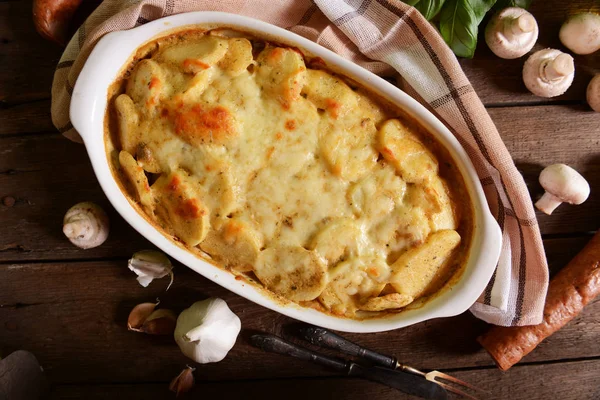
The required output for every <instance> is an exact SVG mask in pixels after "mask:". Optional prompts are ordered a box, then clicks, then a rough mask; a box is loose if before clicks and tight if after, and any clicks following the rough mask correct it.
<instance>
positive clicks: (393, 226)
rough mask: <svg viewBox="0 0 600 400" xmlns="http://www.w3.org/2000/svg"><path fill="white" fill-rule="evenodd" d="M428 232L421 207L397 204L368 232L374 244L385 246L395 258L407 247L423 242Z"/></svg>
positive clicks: (427, 221) (429, 230)
mask: <svg viewBox="0 0 600 400" xmlns="http://www.w3.org/2000/svg"><path fill="white" fill-rule="evenodd" d="M430 232H431V227H430V224H429V220H428V219H427V215H426V214H425V212H424V211H423V210H422V209H421V208H419V207H407V206H406V205H399V206H397V207H396V208H395V209H394V210H393V211H392V212H391V213H390V214H388V216H387V217H386V218H384V219H383V220H382V221H381V222H380V223H378V224H376V225H374V226H373V227H372V228H371V229H370V231H369V234H370V235H371V238H372V239H373V242H374V244H376V245H377V246H379V247H383V246H385V247H386V250H388V251H390V255H391V258H392V259H394V260H395V258H396V257H397V256H398V255H399V254H400V253H402V252H404V251H405V250H406V249H407V248H409V247H412V246H415V245H419V244H421V243H423V242H425V240H426V239H427V237H428V236H429V233H430Z"/></svg>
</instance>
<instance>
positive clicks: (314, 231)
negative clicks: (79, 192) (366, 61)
mask: <svg viewBox="0 0 600 400" xmlns="http://www.w3.org/2000/svg"><path fill="white" fill-rule="evenodd" d="M306 60H307V57H306V56H304V55H303V54H302V53H301V52H300V51H298V50H297V49H293V48H289V47H284V46H281V45H277V44H273V43H269V42H265V41H263V40H259V39H256V40H255V39H248V38H247V36H246V37H230V36H227V37H225V36H222V35H220V34H219V32H217V31H211V32H202V31H200V30H189V31H185V32H180V33H177V34H174V35H172V36H169V37H166V38H162V39H159V40H157V41H156V42H154V43H152V44H148V45H146V46H145V47H144V48H143V49H141V50H140V52H139V53H138V54H137V55H136V56H135V57H134V62H132V65H131V66H130V68H129V69H128V70H127V72H126V74H125V76H124V77H123V79H121V80H118V81H117V82H116V83H115V85H114V88H115V89H114V92H112V93H111V94H110V99H109V100H110V106H109V109H108V113H107V135H106V137H107V151H108V155H109V158H110V159H111V160H112V165H113V169H114V171H115V173H116V175H117V177H118V178H119V180H120V182H121V183H122V185H123V186H124V187H125V188H126V190H127V192H128V193H129V195H130V198H131V200H132V201H133V202H134V203H135V204H136V205H137V206H139V207H140V208H141V209H142V210H143V212H144V214H145V216H146V218H147V219H149V220H150V221H151V222H153V223H154V224H155V225H158V226H159V227H160V228H161V229H162V230H163V232H165V233H166V234H167V235H169V236H171V237H172V238H174V239H175V240H178V241H179V242H180V243H181V244H183V245H185V246H186V247H187V248H189V249H191V250H193V251H194V250H195V251H196V252H198V251H199V250H198V249H201V250H202V251H203V252H205V253H207V254H209V255H210V256H211V259H212V261H213V262H215V263H217V264H218V265H219V266H221V267H223V268H227V269H229V270H230V271H232V272H233V273H235V274H244V275H245V276H246V277H247V278H248V279H257V280H258V281H259V282H260V283H261V284H262V286H263V287H264V288H266V289H268V290H270V291H271V292H272V293H274V294H276V295H278V296H280V297H282V298H285V299H287V300H291V301H294V302H298V303H301V304H303V305H307V306H310V307H317V308H320V309H321V310H323V311H326V312H330V313H333V314H336V315H339V316H346V317H355V318H362V317H365V316H373V315H377V313H380V314H381V312H396V311H398V310H401V309H402V308H403V307H405V306H406V305H407V304H410V303H411V302H412V301H413V300H415V299H417V298H419V297H421V298H422V297H423V296H429V295H432V294H433V293H435V292H437V291H438V290H439V288H440V287H442V286H443V285H444V283H445V282H446V281H448V279H449V278H450V277H451V276H452V275H453V274H454V273H455V272H456V271H459V270H460V266H461V265H462V264H463V263H464V260H465V258H466V255H467V253H468V248H469V245H470V234H471V205H470V201H468V196H466V190H465V188H464V183H463V181H462V178H461V177H460V174H459V173H458V171H456V169H455V168H454V167H453V165H454V164H453V162H452V159H451V158H450V157H449V156H448V155H447V153H446V152H445V151H444V149H443V148H441V146H439V144H438V143H437V142H435V141H434V140H433V139H432V138H431V137H430V136H429V135H428V134H427V133H426V132H424V131H423V129H422V128H420V127H419V126H418V125H417V124H416V123H414V122H413V121H411V120H410V119H409V118H406V117H405V116H404V115H403V114H402V113H401V112H400V111H399V110H396V109H394V108H393V107H391V106H389V105H386V104H384V103H383V102H382V101H380V100H379V99H377V98H376V97H375V96H373V95H372V94H371V93H369V92H368V91H367V90H365V89H363V88H360V87H357V86H356V85H355V84H349V83H348V81H346V80H345V79H344V78H343V77H341V76H339V75H336V74H334V73H332V72H330V71H328V70H327V69H325V68H323V65H322V63H320V64H319V68H318V69H315V68H311V67H310V65H312V64H311V63H308V62H307V61H306ZM442 250H443V251H442ZM434 253H435V254H434ZM412 254H414V257H413V256H411V255H412ZM411 257H412V258H411ZM397 259H402V263H401V265H400V264H398V263H394V261H396V260H397ZM411 259H412V260H413V266H414V265H415V264H417V263H419V264H422V265H419V266H417V267H416V268H412V269H411V270H410V271H409V270H408V267H409V265H410V264H411V263H410V262H411ZM401 281H406V282H404V284H403V282H401ZM409 281H410V282H409ZM386 285H387V291H384V289H385V288H386ZM404 292H406V293H404ZM392 294H395V295H392ZM378 296H381V298H378ZM309 303H311V304H309Z"/></svg>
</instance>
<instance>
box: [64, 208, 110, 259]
mask: <svg viewBox="0 0 600 400" xmlns="http://www.w3.org/2000/svg"><path fill="white" fill-rule="evenodd" d="M108 231H109V223H108V216H107V215H106V213H105V212H104V210H103V209H102V208H100V206H98V205H96V204H94V203H91V202H87V201H86V202H83V203H78V204H75V205H74V206H73V207H71V208H70V209H69V210H68V211H67V213H66V214H65V217H64V219H63V232H64V234H65V236H66V237H67V238H69V240H70V241H71V243H73V244H74V245H75V246H77V247H81V248H82V249H91V248H92V247H97V246H100V245H101V244H102V243H104V241H105V240H106V238H107V237H108Z"/></svg>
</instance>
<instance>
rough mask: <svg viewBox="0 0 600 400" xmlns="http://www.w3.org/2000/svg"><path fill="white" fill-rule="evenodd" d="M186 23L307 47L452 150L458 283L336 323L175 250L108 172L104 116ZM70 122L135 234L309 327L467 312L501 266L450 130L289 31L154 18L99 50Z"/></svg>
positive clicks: (495, 238)
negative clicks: (458, 192) (463, 252)
mask: <svg viewBox="0 0 600 400" xmlns="http://www.w3.org/2000/svg"><path fill="white" fill-rule="evenodd" d="M187 25H202V26H206V27H211V28H213V27H218V26H226V27H232V28H236V27H237V28H239V29H240V30H243V31H250V32H254V33H256V34H257V36H259V37H260V35H261V33H262V34H263V36H265V37H267V38H271V39H273V38H277V40H278V41H279V42H281V43H286V44H288V45H292V46H296V47H298V48H300V49H304V50H306V51H307V53H309V54H311V55H314V56H317V57H321V58H322V59H323V60H324V61H325V62H326V63H327V64H328V65H330V66H335V69H336V70H337V71H338V72H342V73H343V74H345V75H347V76H349V77H351V78H353V79H354V80H356V81H357V82H359V83H360V84H362V85H364V86H365V87H368V88H369V89H370V90H372V91H373V92H374V93H376V94H378V95H380V96H382V97H383V98H385V99H388V100H389V101H391V102H392V103H395V104H397V105H398V106H399V107H401V108H402V109H404V110H405V111H406V112H407V113H408V114H409V115H411V116H412V117H413V118H415V119H416V120H417V121H419V122H420V123H421V124H422V125H423V126H424V127H425V128H426V129H428V130H429V131H430V132H431V133H432V134H433V135H434V136H435V137H436V138H437V139H438V140H439V141H440V142H441V143H442V144H443V145H444V146H445V147H446V148H447V149H448V151H449V152H450V154H451V156H452V157H453V159H454V160H455V161H456V163H457V166H458V168H459V170H460V173H461V174H462V176H463V177H464V180H465V183H466V186H467V190H468V192H469V195H470V197H471V200H472V202H473V208H474V231H473V240H472V245H471V250H470V254H469V258H468V261H467V264H466V266H465V269H464V272H463V273H462V275H461V277H460V279H459V280H458V282H457V283H455V284H453V285H452V287H451V288H448V289H444V290H443V291H442V293H441V294H439V295H438V296H436V297H434V298H433V299H431V300H430V301H428V302H427V303H426V304H425V305H423V306H422V307H420V308H417V309H413V310H406V311H404V312H402V313H399V314H395V315H391V316H387V317H383V318H377V319H369V320H363V321H359V320H351V319H345V318H337V317H334V316H331V315H327V314H324V313H321V312H319V311H316V310H313V309H309V308H304V307H301V306H299V305H296V304H294V303H291V302H290V303H288V304H285V305H284V304H281V303H279V302H276V301H274V300H273V299H272V298H271V297H270V296H266V295H265V294H264V293H263V291H262V290H261V289H259V288H257V287H254V286H253V285H250V284H247V283H245V282H243V281H239V280H236V279H235V277H234V276H233V275H232V274H230V273H229V272H227V271H225V270H222V269H219V268H217V267H215V266H213V265H211V264H210V263H208V262H206V261H203V260H202V259H201V258H199V257H197V256H195V255H193V254H192V253H190V252H188V251H186V250H184V249H183V248H181V247H179V246H177V245H175V244H174V243H173V242H172V241H171V240H170V239H168V238H166V237H165V236H163V235H162V234H161V233H160V232H159V231H157V230H156V229H155V228H154V227H153V226H152V225H151V224H150V223H148V222H147V221H146V220H145V219H144V218H143V217H142V216H141V215H139V214H138V212H137V211H136V210H135V209H134V208H133V207H132V206H131V204H130V203H129V202H128V200H127V199H126V197H125V195H124V194H123V193H122V192H121V189H120V188H119V186H118V185H117V183H116V182H115V180H114V178H113V175H112V174H111V171H110V169H109V164H108V160H107V156H106V152H105V144H104V116H105V110H106V106H107V91H108V87H109V86H110V85H111V84H112V83H113V82H114V80H115V79H116V78H117V76H118V74H119V72H120V71H121V69H122V67H123V66H124V65H125V63H126V62H128V60H129V58H130V57H131V55H132V54H133V53H134V52H135V51H136V50H137V49H138V48H139V47H140V46H141V45H142V44H144V43H146V42H148V41H149V40H151V39H153V38H156V37H159V36H161V34H165V33H167V32H168V31H173V30H174V29H177V28H178V27H183V26H187ZM70 115H71V122H72V124H73V126H74V127H75V129H76V130H77V131H78V132H79V134H80V135H81V137H82V138H83V141H84V143H85V147H86V149H87V152H88V154H89V157H90V160H91V162H92V166H93V168H94V172H95V174H96V176H97V178H98V181H99V182H100V185H101V186H102V189H103V190H104V192H105V193H106V196H107V197H108V199H109V200H110V202H111V203H112V205H113V206H114V207H115V209H116V210H117V211H118V212H119V213H120V214H121V215H122V216H123V218H125V220H126V221H127V222H128V223H129V224H130V225H131V226H133V228H135V229H136V230H137V231H138V232H139V233H141V234H142V235H143V236H144V237H146V238H147V239H148V240H150V241H151V242H152V243H154V244H155V245H156V246H157V247H159V248H160V249H162V250H163V251H164V252H166V253H167V254H169V255H170V256H172V257H173V258H175V259H177V260H178V261H179V262H181V263H182V264H184V265H187V266H188V267H189V268H191V269H193V270H194V271H196V272H198V273H199V274H201V275H203V276H205V277H206V278H208V279H210V280H212V281H214V282H215V283H218V284H219V285H221V286H223V287H225V288H227V289H229V290H231V291H232V292H234V293H237V294H238V295H240V296H243V297H245V298H247V299H249V300H251V301H253V302H255V303H258V304H260V305H262V306H264V307H267V308H270V309H272V310H275V311H277V312H280V313H282V314H285V315H287V316H289V317H292V318H295V319H298V320H301V321H305V322H308V323H311V324H314V325H318V326H322V327H326V328H330V329H335V330H339V331H346V332H379V331H386V330H391V329H396V328H401V327H404V326H408V325H412V324H415V323H417V322H421V321H425V320H429V319H432V318H438V317H449V316H453V315H457V314H460V313H462V312H464V311H465V310H467V309H468V308H469V307H470V306H471V305H472V304H473V303H474V302H475V301H476V300H477V298H478V297H479V296H480V294H481V293H482V292H483V290H484V289H485V287H486V285H487V283H488V281H489V280H490V278H491V276H492V273H493V271H494V268H495V267H496V264H497V262H498V257H499V254H500V248H501V242H502V237H501V232H500V229H499V227H498V224H497V223H496V221H495V220H494V218H493V217H492V215H491V213H490V211H489V208H488V205H487V203H486V200H485V196H484V193H483V190H482V188H481V185H480V183H479V178H478V177H477V174H476V172H475V169H474V167H473V165H472V163H471V161H470V160H469V158H468V156H467V154H466V152H465V151H464V150H463V148H462V147H461V145H460V144H459V143H458V141H457V140H456V139H455V138H454V136H453V135H452V134H451V133H450V131H449V130H448V129H447V128H446V127H445V126H444V125H443V124H442V123H441V122H440V121H439V120H438V119H437V118H436V117H435V116H433V115H432V114H431V113H430V112H429V111H427V110H426V109H425V108H424V107H423V106H421V105H420V104H419V103H418V102H417V101H415V100H414V99H413V98H411V97H410V96H408V95H407V94H405V93H404V92H402V91H401V90H399V89H398V88H396V87H395V86H393V85H391V84H390V83H388V82H386V81H385V80H383V79H381V78H379V77H378V76H376V75H374V74H372V73H370V72H368V71H367V70H365V69H363V68H361V67H359V66H357V65H356V64H353V63H352V62H350V61H348V60H345V59H343V58H342V57H340V56H338V55H337V54H335V53H333V52H331V51H329V50H327V49H325V48H323V47H321V46H319V45H317V44H316V43H313V42H311V41H309V40H307V39H305V38H303V37H300V36H298V35H296V34H294V33H291V32H289V31H286V30H284V29H281V28H278V27H276V26H273V25H270V24H267V23H265V22H261V21H258V20H255V19H251V18H247V17H242V16H238V15H234V14H228V13H220V12H192V13H185V14H179V15H174V16H170V17H167V18H163V19H159V20H156V21H153V22H150V23H147V24H145V25H143V26H140V27H137V28H134V29H131V30H128V31H120V32H113V33H109V34H107V35H106V36H104V37H103V38H102V39H101V40H100V41H99V42H98V44H97V45H96V47H95V48H94V50H93V51H92V53H91V55H90V57H89V58H88V60H87V62H86V64H85V66H84V68H83V70H82V71H81V74H80V75H79V78H78V79H77V83H76V85H75V88H74V90H73V96H72V100H71V109H70Z"/></svg>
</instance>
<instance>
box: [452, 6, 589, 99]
mask: <svg viewBox="0 0 600 400" xmlns="http://www.w3.org/2000/svg"><path fill="white" fill-rule="evenodd" d="M592 10H596V11H600V3H597V2H596V3H594V2H593V1H590V0H574V1H558V0H549V1H548V0H546V1H543V0H534V1H533V2H532V4H531V7H530V9H529V11H530V12H531V13H532V14H533V16H534V17H535V18H536V19H537V22H538V25H539V30H540V34H539V38H538V41H537V44H536V45H535V47H534V48H533V50H532V52H530V53H528V54H527V55H525V56H523V57H521V58H518V59H515V60H504V59H501V58H499V57H496V56H495V55H494V54H493V53H492V52H491V50H490V49H489V48H488V47H487V44H486V43H485V40H484V37H483V31H484V30H485V25H486V24H487V19H486V20H484V23H482V24H481V25H480V27H479V41H478V46H477V50H476V52H475V57H474V58H473V59H459V61H460V64H461V66H462V67H463V70H464V71H465V74H466V75H467V77H468V78H469V80H470V81H471V83H472V85H473V87H474V88H475V91H476V92H477V94H479V97H481V99H482V100H483V102H484V103H485V104H486V105H489V106H498V105H503V104H512V105H516V104H540V103H553V102H573V103H581V104H584V103H585V90H586V88H587V84H588V82H589V81H590V79H591V78H592V76H593V75H594V74H595V73H600V52H596V53H594V54H590V55H586V56H581V55H575V79H574V81H573V84H572V86H571V87H570V88H569V90H567V92H566V93H565V94H563V95H562V96H558V97H555V98H552V99H544V98H541V97H537V96H534V95H533V94H531V93H529V91H528V90H527V88H526V87H525V84H524V83H523V79H522V70H523V64H524V63H525V60H527V57H529V55H530V54H532V53H533V52H534V51H537V50H541V49H544V48H547V47H551V48H555V49H560V50H561V51H564V52H569V50H568V49H566V48H565V47H564V46H563V45H562V44H561V43H560V40H559V38H558V31H559V30H560V27H561V25H562V23H563V22H564V21H565V19H566V18H567V16H569V15H570V14H573V13H576V12H582V11H592ZM488 19H489V18H488ZM586 108H587V106H586Z"/></svg>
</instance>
